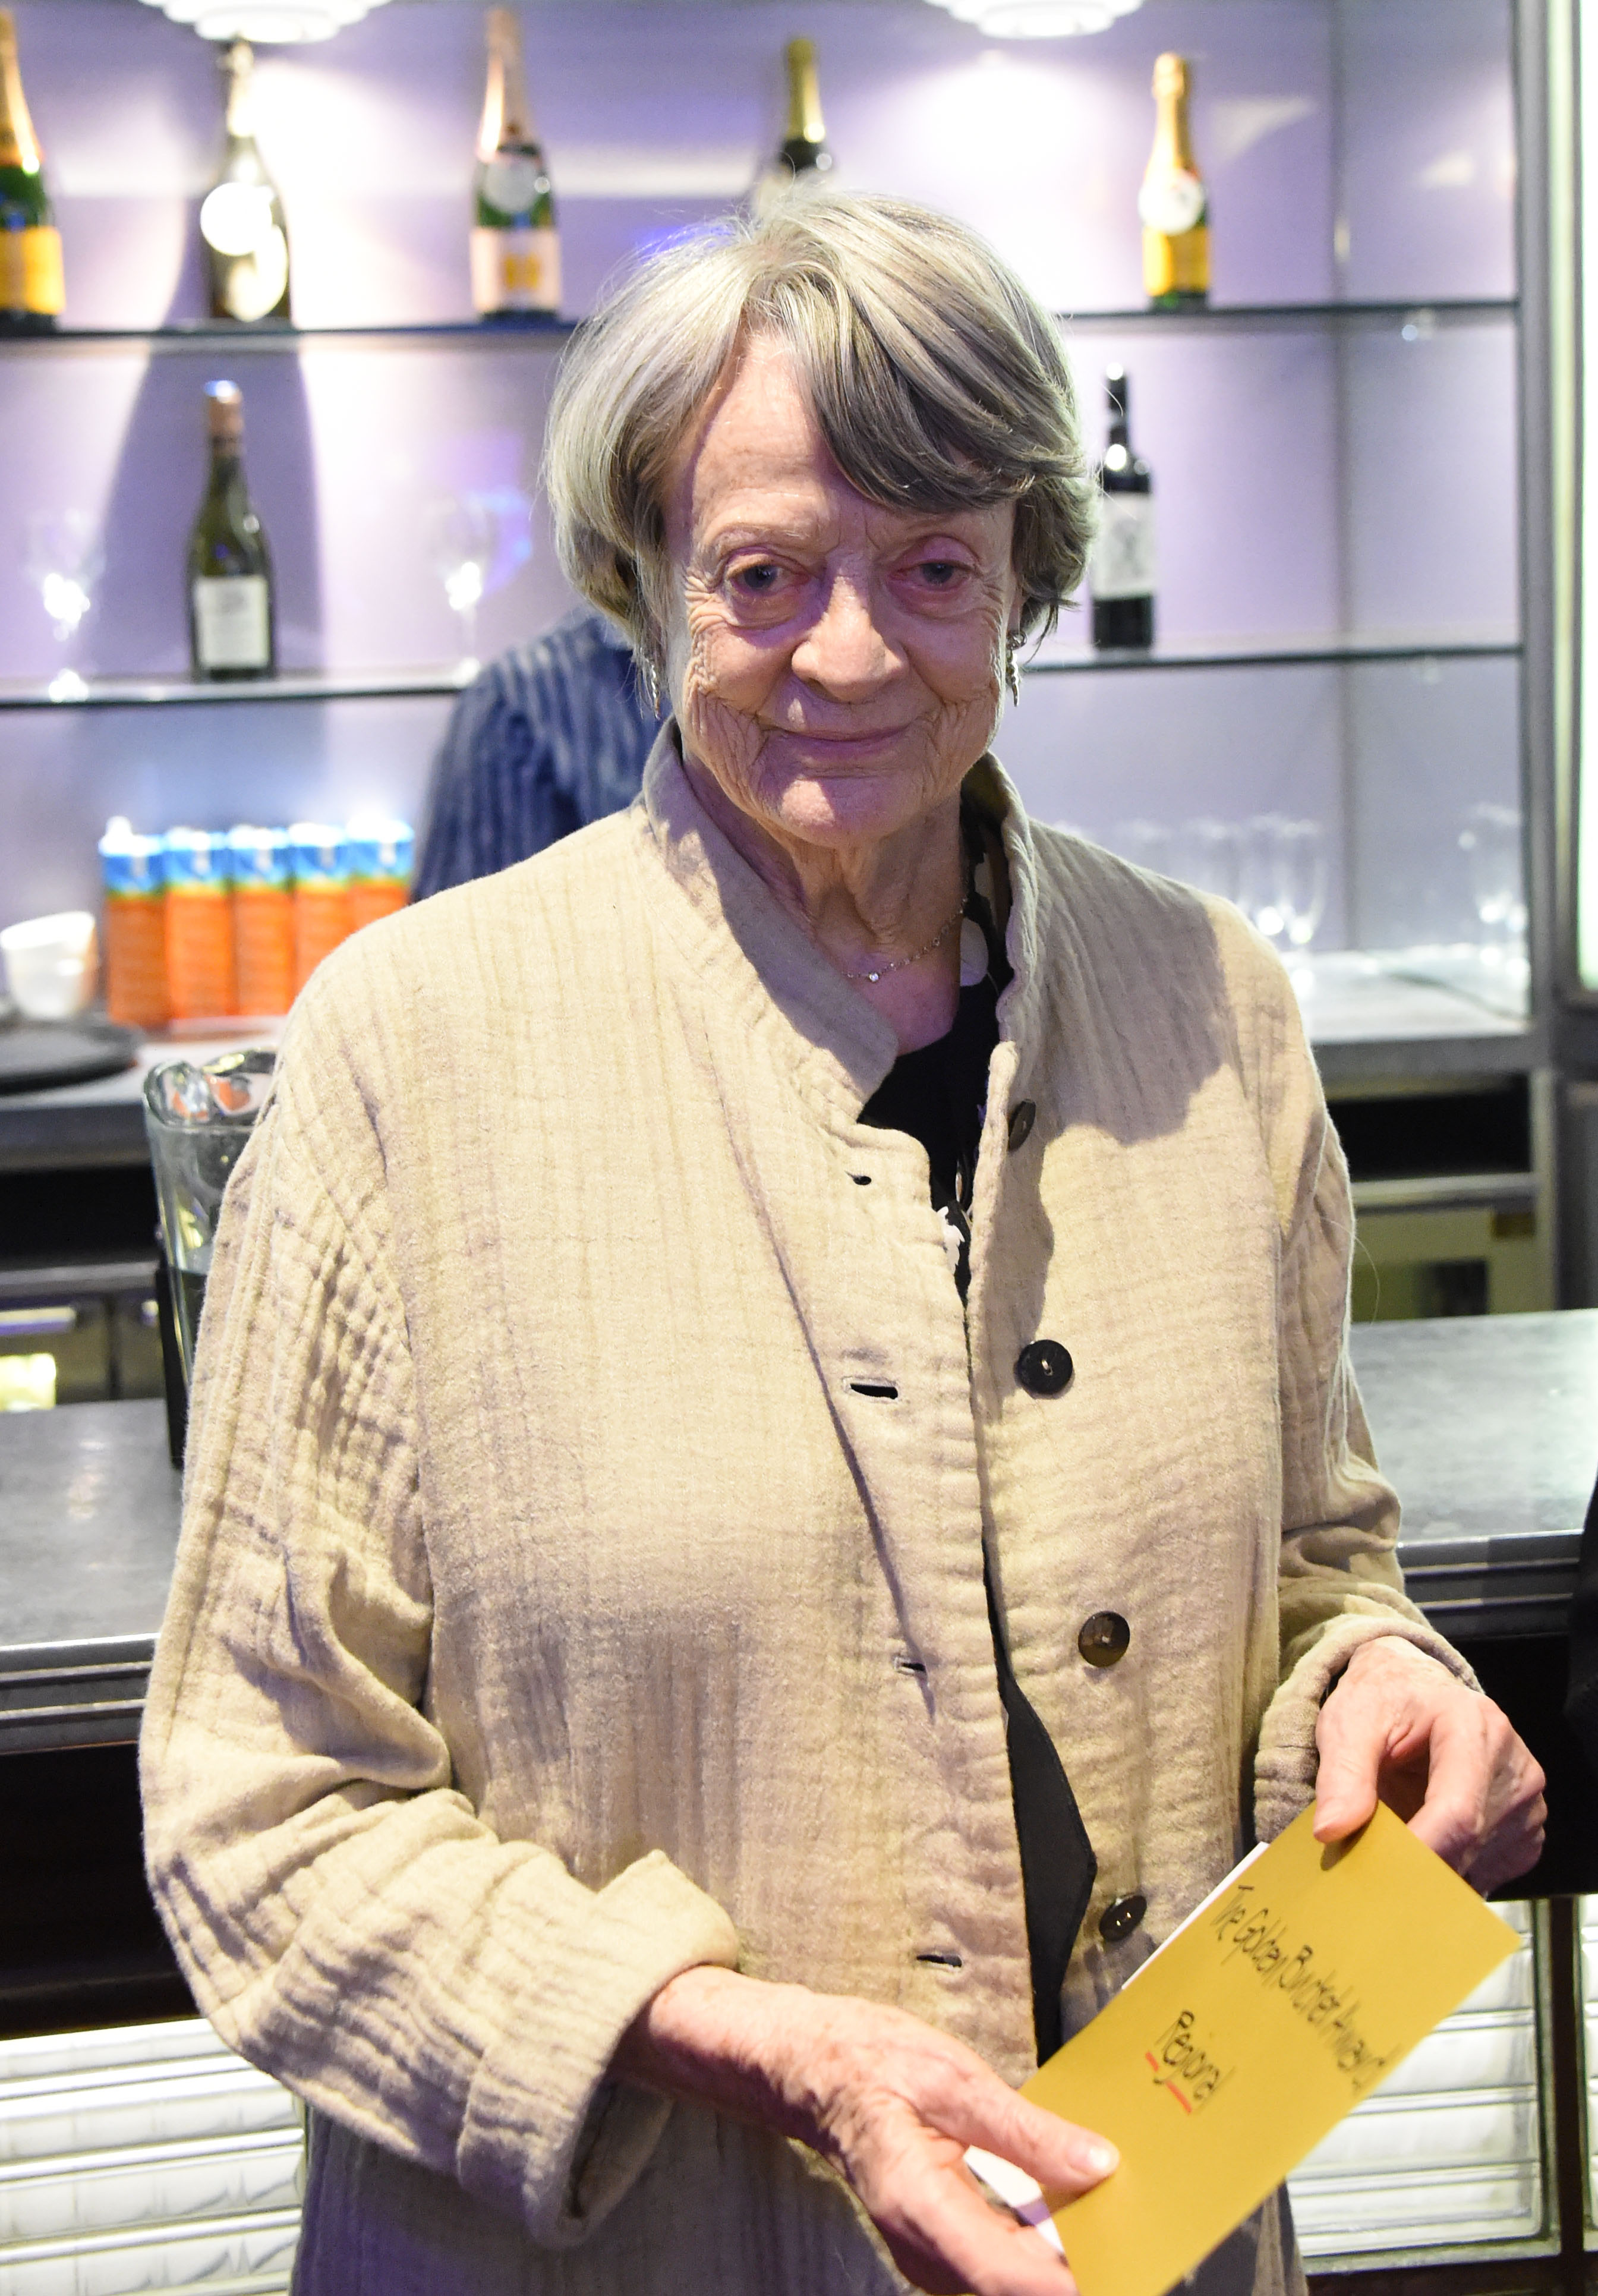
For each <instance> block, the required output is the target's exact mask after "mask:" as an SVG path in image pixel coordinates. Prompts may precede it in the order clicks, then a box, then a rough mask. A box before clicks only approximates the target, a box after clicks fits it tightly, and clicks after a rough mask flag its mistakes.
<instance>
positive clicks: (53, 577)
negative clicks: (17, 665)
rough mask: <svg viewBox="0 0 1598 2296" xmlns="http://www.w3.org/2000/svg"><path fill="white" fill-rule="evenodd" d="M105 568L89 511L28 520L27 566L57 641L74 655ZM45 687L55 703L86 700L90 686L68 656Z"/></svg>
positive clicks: (49, 514) (40, 515)
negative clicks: (95, 590)
mask: <svg viewBox="0 0 1598 2296" xmlns="http://www.w3.org/2000/svg"><path fill="white" fill-rule="evenodd" d="M104 570H105V553H104V550H103V548H102V544H101V540H100V530H99V527H98V525H97V524H96V522H95V521H94V518H93V517H92V516H91V515H90V513H89V512H87V511H86V510H61V511H36V512H34V514H33V515H32V517H30V518H29V521H28V560H27V566H26V572H27V575H28V578H29V581H30V582H31V583H32V584H33V586H34V588H35V589H36V590H37V592H38V594H39V603H40V604H41V605H42V606H43V607H44V609H45V613H46V614H47V615H48V616H49V618H50V627H51V629H52V630H53V633H54V635H55V641H56V644H58V645H60V646H61V647H63V648H64V649H66V650H67V652H68V653H69V656H70V652H71V649H72V647H73V646H74V645H75V644H76V642H77V638H78V630H79V629H80V628H81V627H82V625H83V623H84V621H85V619H86V618H87V615H88V613H89V610H90V608H91V607H92V606H93V605H94V589H95V586H96V584H97V583H98V582H99V579H100V577H101V575H102V572H103V571H104ZM45 691H46V692H47V693H48V694H49V696H50V699H51V700H52V701H82V699H83V697H84V695H85V694H86V693H87V692H88V687H87V685H86V684H85V682H84V680H83V677H82V676H81V675H80V674H79V672H78V670H77V669H76V668H73V666H72V664H71V661H70V659H69V660H67V661H66V662H65V663H63V665H62V667H61V668H60V669H59V670H57V672H56V674H55V676H53V678H52V679H51V681H50V684H49V685H48V686H47V687H46V689H45Z"/></svg>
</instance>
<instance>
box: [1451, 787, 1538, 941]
mask: <svg viewBox="0 0 1598 2296" xmlns="http://www.w3.org/2000/svg"><path fill="white" fill-rule="evenodd" d="M1459 842H1460V849H1461V850H1462V851H1463V853H1464V854H1465V855H1466V857H1467V858H1468V859H1469V862H1470V865H1471V899H1472V900H1473V901H1474V903H1475V905H1476V915H1477V919H1478V922H1479V924H1480V926H1481V937H1482V940H1483V943H1484V944H1485V945H1487V946H1488V947H1496V946H1499V945H1502V944H1503V943H1504V942H1515V941H1520V940H1523V939H1525V937H1526V888H1525V881H1524V877H1523V874H1522V862H1521V853H1520V814H1519V813H1518V812H1517V811H1516V809H1515V808H1514V807H1513V806H1512V805H1473V806H1472V807H1471V810H1470V812H1469V813H1468V814H1467V815H1466V816H1465V825H1464V828H1463V830H1462V831H1461V832H1460V839H1459Z"/></svg>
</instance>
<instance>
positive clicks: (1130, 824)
mask: <svg viewBox="0 0 1598 2296" xmlns="http://www.w3.org/2000/svg"><path fill="white" fill-rule="evenodd" d="M1111 842H1112V845H1113V848H1114V850H1115V851H1116V852H1117V853H1119V855H1120V856H1121V857H1122V859H1123V860H1126V861H1135V863H1136V864H1137V866H1138V867H1139V868H1140V869H1149V870H1151V871H1152V872H1153V873H1154V875H1155V876H1157V877H1168V876H1169V875H1170V873H1171V832H1170V831H1169V830H1168V828H1167V827H1166V825H1165V824H1164V822H1163V821H1122V822H1118V824H1116V830H1115V835H1114V838H1113V839H1112V840H1111Z"/></svg>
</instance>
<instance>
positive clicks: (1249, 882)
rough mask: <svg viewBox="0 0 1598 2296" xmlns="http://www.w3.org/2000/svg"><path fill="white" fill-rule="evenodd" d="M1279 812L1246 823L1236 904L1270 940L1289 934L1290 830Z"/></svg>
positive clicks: (1280, 939)
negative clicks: (1287, 871)
mask: <svg viewBox="0 0 1598 2296" xmlns="http://www.w3.org/2000/svg"><path fill="white" fill-rule="evenodd" d="M1287 825H1288V824H1286V823H1285V822H1284V821H1283V820H1282V816H1281V815H1280V814H1279V813H1257V814H1255V815H1254V816H1253V818H1252V819H1251V820H1250V821H1247V822H1245V823H1244V824H1243V832H1242V852H1241V857H1240V865H1239V869H1238V884H1237V905H1238V906H1239V908H1241V909H1242V912H1243V914H1244V915H1245V916H1246V917H1248V918H1249V919H1250V921H1251V922H1252V923H1253V924H1254V925H1255V927H1256V928H1257V929H1258V931H1260V932H1262V933H1263V934H1264V935H1265V937H1266V939H1267V940H1270V941H1282V940H1285V939H1287V934H1288V897H1287V890H1286V885H1285V881H1284V878H1285V848H1284V845H1283V840H1282V831H1283V830H1284V829H1285V828H1286V827H1287Z"/></svg>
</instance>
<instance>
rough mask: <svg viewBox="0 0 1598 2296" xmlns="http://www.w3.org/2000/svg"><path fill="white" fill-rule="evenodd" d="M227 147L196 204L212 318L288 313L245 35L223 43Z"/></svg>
mask: <svg viewBox="0 0 1598 2296" xmlns="http://www.w3.org/2000/svg"><path fill="white" fill-rule="evenodd" d="M220 62H221V70H222V76H223V78H224V80H225V83H226V87H227V148H226V151H225V153H224V154H223V159H222V165H221V168H220V169H219V171H218V173H217V180H216V182H215V183H214V184H212V185H211V188H210V190H209V192H208V193H206V195H205V199H204V201H203V203H202V205H201V209H200V236H201V239H202V240H203V241H204V242H205V253H206V264H207V268H208V270H209V274H210V304H211V316H212V318H213V319H236V320H238V321H239V322H241V324H244V325H254V324H258V322H259V321H261V320H263V319H271V320H286V319H287V318H288V316H289V234H288V229H287V226H286V225H285V224H284V222H283V201H281V200H280V199H279V198H278V196H277V186H276V185H275V184H274V182H273V180H272V178H271V176H269V175H268V174H267V173H266V164H265V162H264V161H263V160H262V158H261V155H260V152H259V151H258V148H257V145H256V140H255V55H254V53H253V51H252V50H251V48H250V43H249V41H248V40H233V41H230V42H229V44H228V45H227V46H226V47H225V49H224V50H223V51H222V55H221V59H220Z"/></svg>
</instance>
